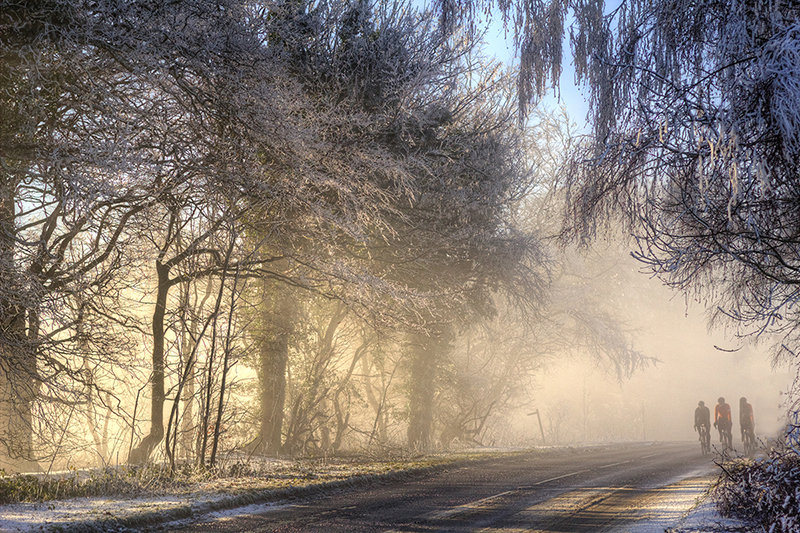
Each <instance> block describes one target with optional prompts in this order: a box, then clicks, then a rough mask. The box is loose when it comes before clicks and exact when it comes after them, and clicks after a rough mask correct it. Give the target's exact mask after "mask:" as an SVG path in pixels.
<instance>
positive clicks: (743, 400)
mask: <svg viewBox="0 0 800 533" xmlns="http://www.w3.org/2000/svg"><path fill="white" fill-rule="evenodd" d="M739 403H747V398H745V397H744V396H742V397H741V398H739Z"/></svg>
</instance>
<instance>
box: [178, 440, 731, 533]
mask: <svg viewBox="0 0 800 533" xmlns="http://www.w3.org/2000/svg"><path fill="white" fill-rule="evenodd" d="M712 457H713V456H708V457H702V456H701V455H700V451H699V446H698V445H697V444H696V443H664V444H641V445H628V446H625V447H608V448H582V449H571V450H563V449H561V450H552V451H545V452H542V451H536V452H530V453H523V454H516V455H513V456H507V457H503V458H500V459H490V460H485V461H479V462H474V463H471V464H469V465H467V466H459V467H454V468H452V469H449V470H446V471H442V472H438V473H435V474H431V475H427V476H424V477H420V478H417V479H412V480H409V481H402V482H393V483H387V484H385V485H380V486H372V487H369V488H366V489H352V490H347V491H342V492H337V493H333V494H329V495H325V496H322V497H317V498H314V499H308V500H303V501H296V502H292V503H289V504H286V505H280V506H276V507H275V508H272V509H271V510H269V511H266V512H263V513H261V514H250V515H238V516H237V515H234V516H230V517H227V518H225V519H224V520H216V521H214V522H209V523H203V524H200V523H194V524H192V525H191V526H187V527H186V528H184V529H183V531H186V530H187V529H190V530H191V531H203V532H212V531H213V532H234V531H236V532H239V531H258V532H320V533H321V532H325V533H333V532H345V531H346V532H370V533H372V532H375V533H390V532H391V533H429V532H483V533H489V532H491V533H501V532H503V533H511V532H514V533H518V532H522V531H532V532H548V533H556V532H565V533H566V532H569V533H580V532H588V531H591V532H620V533H621V532H634V533H636V532H638V533H649V532H653V533H655V532H662V531H664V529H665V528H666V527H669V526H671V525H674V524H675V523H676V522H677V521H678V520H679V519H680V517H681V515H682V514H683V513H684V512H685V511H686V510H688V509H689V508H690V507H691V506H692V504H693V503H694V501H695V498H696V497H697V496H698V495H700V494H701V493H702V492H703V491H704V490H705V488H706V487H707V485H708V482H709V478H708V476H709V475H714V474H715V473H716V472H717V467H716V466H715V465H714V463H713V459H712ZM175 531H178V530H175Z"/></svg>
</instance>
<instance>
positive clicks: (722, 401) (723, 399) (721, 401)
mask: <svg viewBox="0 0 800 533" xmlns="http://www.w3.org/2000/svg"><path fill="white" fill-rule="evenodd" d="M717 401H718V402H719V403H725V398H723V397H722V396H720V397H719V398H717Z"/></svg>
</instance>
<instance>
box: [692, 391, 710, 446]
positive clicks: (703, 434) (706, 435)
mask: <svg viewBox="0 0 800 533" xmlns="http://www.w3.org/2000/svg"><path fill="white" fill-rule="evenodd" d="M694 429H695V431H697V432H698V433H700V442H701V443H702V445H703V453H704V454H705V453H706V452H707V451H709V450H710V449H711V443H710V442H709V441H710V440H711V439H710V433H711V411H709V410H708V407H706V403H705V402H704V401H703V400H700V401H699V402H698V403H697V409H695V410H694Z"/></svg>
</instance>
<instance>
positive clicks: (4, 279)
mask: <svg viewBox="0 0 800 533" xmlns="http://www.w3.org/2000/svg"><path fill="white" fill-rule="evenodd" d="M0 107H2V106H0ZM0 117H2V115H0ZM3 140H4V139H3V138H0V141H3ZM3 155H4V154H3V153H2V152H0V163H2V164H1V165H0V283H2V286H0V467H2V468H5V469H6V470H9V471H29V470H36V469H38V465H37V464H36V463H35V461H34V457H33V425H32V422H33V420H32V414H31V407H32V405H31V404H32V402H33V400H34V398H35V397H36V393H37V390H36V387H37V382H36V379H35V376H36V354H35V351H34V348H33V346H32V343H31V342H30V340H31V338H30V337H29V335H28V333H29V332H26V316H25V315H26V313H25V309H24V308H23V307H22V305H21V304H20V303H19V302H15V301H13V295H14V294H15V293H16V294H18V292H19V287H15V280H16V279H18V274H17V269H16V268H15V264H16V263H15V260H14V240H15V236H16V224H15V217H16V213H15V200H16V198H15V190H16V183H17V177H16V176H15V174H14V173H13V172H10V171H8V170H7V168H8V166H9V164H12V165H13V163H10V162H8V161H7V160H6V159H5V157H3ZM23 297H24V296H23ZM30 318H31V320H32V321H33V324H32V326H33V328H35V327H36V325H37V324H36V314H35V311H34V310H31V311H30ZM33 328H32V329H33Z"/></svg>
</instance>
